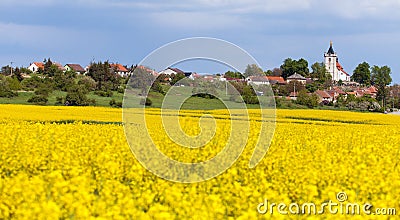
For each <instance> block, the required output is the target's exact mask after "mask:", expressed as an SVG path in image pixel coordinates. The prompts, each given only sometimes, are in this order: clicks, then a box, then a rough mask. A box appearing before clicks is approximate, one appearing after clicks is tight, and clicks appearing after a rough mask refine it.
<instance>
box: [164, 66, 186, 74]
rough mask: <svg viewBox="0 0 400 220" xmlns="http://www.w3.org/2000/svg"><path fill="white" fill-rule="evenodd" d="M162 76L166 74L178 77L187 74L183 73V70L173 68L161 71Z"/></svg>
mask: <svg viewBox="0 0 400 220" xmlns="http://www.w3.org/2000/svg"><path fill="white" fill-rule="evenodd" d="M159 73H160V74H166V75H172V74H174V75H176V74H178V73H180V74H185V72H183V71H182V70H180V69H178V68H172V67H168V68H167V69H165V70H163V71H160V72H159Z"/></svg>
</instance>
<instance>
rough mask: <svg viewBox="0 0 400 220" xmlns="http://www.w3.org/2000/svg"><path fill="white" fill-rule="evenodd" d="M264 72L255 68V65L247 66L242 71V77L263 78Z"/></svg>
mask: <svg viewBox="0 0 400 220" xmlns="http://www.w3.org/2000/svg"><path fill="white" fill-rule="evenodd" d="M264 75H265V74H264V71H263V70H262V69H261V68H260V67H259V66H257V64H249V65H247V67H246V70H245V71H244V74H243V76H244V77H245V78H246V77H249V76H264Z"/></svg>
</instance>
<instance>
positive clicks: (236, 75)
mask: <svg viewBox="0 0 400 220" xmlns="http://www.w3.org/2000/svg"><path fill="white" fill-rule="evenodd" d="M225 77H227V78H233V79H244V76H243V75H242V74H241V73H240V72H233V71H228V72H226V73H225Z"/></svg>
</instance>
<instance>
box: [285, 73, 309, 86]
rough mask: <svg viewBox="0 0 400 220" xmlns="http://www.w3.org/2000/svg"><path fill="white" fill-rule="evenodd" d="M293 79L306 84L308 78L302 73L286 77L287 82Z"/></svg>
mask: <svg viewBox="0 0 400 220" xmlns="http://www.w3.org/2000/svg"><path fill="white" fill-rule="evenodd" d="M292 81H295V82H300V83H301V84H303V85H305V84H306V81H307V79H306V77H304V76H302V75H300V74H298V73H294V74H293V75H291V76H289V77H288V78H287V79H286V82H287V83H290V82H292Z"/></svg>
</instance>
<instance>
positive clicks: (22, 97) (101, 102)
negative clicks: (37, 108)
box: [0, 91, 124, 107]
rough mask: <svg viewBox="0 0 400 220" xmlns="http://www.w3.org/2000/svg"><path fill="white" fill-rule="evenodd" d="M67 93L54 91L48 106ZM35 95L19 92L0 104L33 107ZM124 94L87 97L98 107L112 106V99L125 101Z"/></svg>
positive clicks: (3, 99) (89, 95)
mask: <svg viewBox="0 0 400 220" xmlns="http://www.w3.org/2000/svg"><path fill="white" fill-rule="evenodd" d="M66 94H67V93H66V92H62V91H54V92H52V93H51V94H50V95H49V97H48V99H49V101H48V102H47V105H49V106H52V105H55V103H56V98H57V97H61V96H63V97H65V96H66ZM33 95H34V93H33V92H19V93H18V96H17V97H14V98H2V97H0V104H22V105H32V103H29V102H28V99H29V98H31V97H32V96H33ZM123 96H124V95H123V94H121V93H117V92H114V94H113V96H112V97H101V96H98V95H95V94H94V93H93V92H91V93H89V94H88V95H87V97H88V98H89V99H95V100H96V106H106V107H107V106H110V105H109V102H110V100H111V99H115V100H116V101H117V102H122V99H123Z"/></svg>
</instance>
